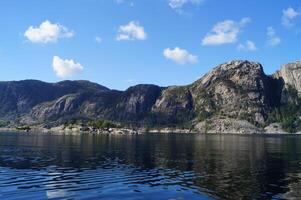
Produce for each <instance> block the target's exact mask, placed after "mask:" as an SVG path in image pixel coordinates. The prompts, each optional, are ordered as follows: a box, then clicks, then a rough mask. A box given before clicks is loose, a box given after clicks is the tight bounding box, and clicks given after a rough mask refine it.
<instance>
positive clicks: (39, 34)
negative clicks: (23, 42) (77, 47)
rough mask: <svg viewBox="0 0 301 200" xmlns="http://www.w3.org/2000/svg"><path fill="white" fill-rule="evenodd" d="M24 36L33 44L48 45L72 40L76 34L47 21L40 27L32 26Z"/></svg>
mask: <svg viewBox="0 0 301 200" xmlns="http://www.w3.org/2000/svg"><path fill="white" fill-rule="evenodd" d="M24 36H25V37H26V38H27V39H28V40H29V41H31V42H33V43H43V44H47V43H49V42H57V41H58V40H59V39H60V38H71V37H73V36H74V32H73V31H70V30H68V28H66V27H65V26H62V25H60V24H52V23H51V22H50V21H48V20H46V21H44V22H42V23H41V25H40V26H39V27H33V26H30V27H29V28H28V29H27V30H26V31H25V33H24Z"/></svg>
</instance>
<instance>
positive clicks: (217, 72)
mask: <svg viewBox="0 0 301 200" xmlns="http://www.w3.org/2000/svg"><path fill="white" fill-rule="evenodd" d="M276 84H277V83H276V81H275V80H274V79H272V78H270V77H269V76H267V75H266V74H265V73H264V71H263V68H262V66H261V64H259V63H256V62H249V61H232V62H228V63H225V64H222V65H219V66H217V67H216V68H214V69H213V70H212V71H211V72H209V73H208V74H206V75H205V76H204V77H203V78H201V79H200V80H198V81H197V82H195V83H194V84H193V86H192V90H193V94H195V99H196V102H198V101H201V102H203V100H202V97H201V98H199V96H198V92H199V91H205V92H206V93H207V94H209V95H207V96H210V97H211V98H212V100H211V103H212V104H214V106H212V107H213V108H214V109H215V111H216V112H218V113H219V114H221V115H224V116H226V117H231V118H239V119H244V120H248V121H251V122H253V123H257V124H263V123H264V121H265V119H266V117H267V113H268V112H269V111H270V110H271V109H272V108H273V107H274V106H276V105H277V104H278V103H279V102H277V98H276V95H277V92H274V91H275V89H277V85H276ZM198 106H199V107H202V103H199V105H198ZM201 110H202V109H201ZM210 112H212V110H211V111H210Z"/></svg>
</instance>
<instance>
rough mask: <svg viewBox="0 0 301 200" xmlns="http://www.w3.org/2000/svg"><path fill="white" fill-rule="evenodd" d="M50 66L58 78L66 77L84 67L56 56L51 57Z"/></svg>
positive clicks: (79, 71)
mask: <svg viewBox="0 0 301 200" xmlns="http://www.w3.org/2000/svg"><path fill="white" fill-rule="evenodd" d="M52 67H53V70H54V72H55V74H56V75H57V76H58V77H60V78H67V77H70V76H73V75H75V74H79V73H81V72H82V71H83V70H84V67H83V66H82V65H81V64H80V63H77V62H75V61H73V60H63V59H61V58H60V57H58V56H54V57H53V61H52Z"/></svg>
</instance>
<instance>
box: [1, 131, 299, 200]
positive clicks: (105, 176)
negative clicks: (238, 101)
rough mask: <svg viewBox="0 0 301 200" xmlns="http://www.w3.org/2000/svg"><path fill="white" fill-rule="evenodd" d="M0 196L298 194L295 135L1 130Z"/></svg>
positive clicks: (253, 196)
mask: <svg viewBox="0 0 301 200" xmlns="http://www.w3.org/2000/svg"><path fill="white" fill-rule="evenodd" d="M0 199H1V200H6V199H13V200H16V199H25V200H26V199H31V200H35V199H131V200H132V199H173V200H180V199H188V200H191V199H235V200H236V199H301V136H238V135H177V134H171V135H154V134H150V135H139V136H116V135H115V136H114V135H48V134H46V135H45V134H32V135H30V134H20V133H18V134H17V133H0Z"/></svg>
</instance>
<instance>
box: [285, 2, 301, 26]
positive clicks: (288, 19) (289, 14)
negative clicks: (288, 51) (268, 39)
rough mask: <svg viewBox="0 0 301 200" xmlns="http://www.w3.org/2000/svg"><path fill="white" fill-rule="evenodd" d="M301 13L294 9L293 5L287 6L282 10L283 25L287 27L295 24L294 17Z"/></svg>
mask: <svg viewBox="0 0 301 200" xmlns="http://www.w3.org/2000/svg"><path fill="white" fill-rule="evenodd" d="M300 14H301V13H300V12H298V11H296V10H295V9H293V8H292V7H289V8H287V9H286V10H283V11H282V18H281V20H282V25H283V26H285V27H292V26H294V19H295V18H296V17H298V16H299V15H300Z"/></svg>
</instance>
